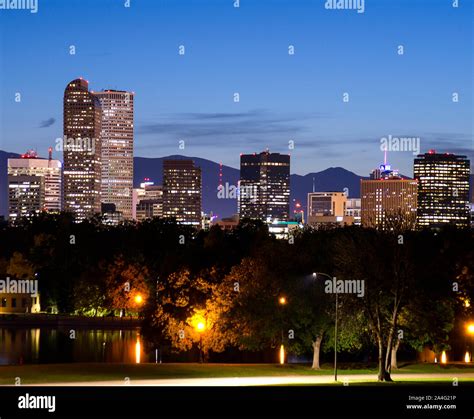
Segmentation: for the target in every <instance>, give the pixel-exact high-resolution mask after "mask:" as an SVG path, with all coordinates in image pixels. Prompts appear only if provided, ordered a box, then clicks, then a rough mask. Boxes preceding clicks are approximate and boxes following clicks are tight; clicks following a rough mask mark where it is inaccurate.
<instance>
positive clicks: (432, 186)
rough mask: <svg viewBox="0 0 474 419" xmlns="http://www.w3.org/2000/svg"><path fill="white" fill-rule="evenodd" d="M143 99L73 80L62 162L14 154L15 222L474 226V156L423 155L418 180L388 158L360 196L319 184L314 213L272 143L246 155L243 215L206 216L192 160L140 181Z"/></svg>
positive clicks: (275, 229)
mask: <svg viewBox="0 0 474 419" xmlns="http://www.w3.org/2000/svg"><path fill="white" fill-rule="evenodd" d="M134 98H135V94H134V92H128V91H121V90H110V89H109V90H102V91H99V92H94V91H90V90H89V83H88V81H87V80H85V79H83V78H78V79H75V80H73V81H71V82H70V83H68V84H67V86H66V89H65V91H64V99H63V106H64V108H63V121H64V125H63V138H62V139H58V140H61V141H60V142H59V143H57V144H56V150H58V147H59V151H62V155H63V163H61V162H60V161H59V160H54V159H53V158H52V149H51V148H50V150H49V158H48V159H41V158H38V156H37V155H36V153H35V152H33V151H29V152H27V153H25V154H23V155H22V156H21V157H20V158H11V159H9V160H8V187H9V189H8V202H9V214H8V215H9V220H10V221H11V222H13V223H14V222H15V221H16V220H18V219H19V218H22V217H29V216H31V215H32V214H38V213H40V212H42V211H46V212H60V211H66V212H69V213H71V214H73V215H74V218H75V219H76V221H82V220H85V219H87V218H89V217H92V216H96V215H98V214H101V215H102V219H103V222H104V223H106V224H113V225H116V224H118V223H120V222H122V221H126V220H137V221H139V222H140V221H143V220H146V219H150V218H153V217H163V218H174V219H176V221H177V222H179V223H181V224H185V225H190V226H194V227H196V228H206V227H208V226H209V225H210V224H211V223H212V222H215V223H217V224H218V225H220V226H221V227H223V228H233V227H234V226H235V225H237V224H238V222H239V219H243V218H249V219H256V220H261V221H263V222H265V223H267V224H268V225H269V229H270V231H271V232H272V233H275V234H276V235H277V236H279V237H285V236H286V235H287V234H288V232H289V231H290V230H291V229H292V228H297V227H302V225H303V223H305V222H306V223H307V225H309V226H311V227H314V228H321V227H324V228H328V227H335V226H341V225H352V224H355V225H362V226H363V227H373V228H382V229H398V228H404V229H407V228H408V229H414V228H416V227H418V228H424V227H435V228H437V227H440V226H443V225H445V224H452V225H455V226H457V227H461V228H466V227H469V226H470V206H469V176H470V162H469V160H468V159H467V158H466V157H465V156H458V155H453V154H449V153H443V154H441V153H436V152H435V151H434V150H431V151H429V152H428V153H426V154H421V155H419V156H418V157H417V158H415V160H414V179H408V178H405V177H403V176H401V175H400V174H399V173H398V172H397V171H396V170H392V168H391V166H390V165H389V164H387V162H386V161H385V162H384V164H382V165H380V166H379V167H378V168H377V169H375V170H374V171H372V173H371V174H370V178H368V179H361V185H360V198H356V197H350V196H349V190H348V188H346V189H345V190H343V191H316V190H314V186H313V191H312V192H309V191H308V199H307V213H306V217H305V214H304V210H303V207H302V205H301V204H300V203H298V202H295V208H294V211H293V213H291V210H290V155H288V154H280V153H272V152H270V151H268V150H266V151H263V152H261V153H253V154H242V155H241V156H240V181H239V184H238V185H237V187H236V189H237V191H238V192H237V194H236V196H235V198H236V199H237V206H238V214H236V215H235V216H234V217H233V218H227V219H225V218H224V219H222V220H219V221H216V220H214V219H213V217H212V215H211V216H210V217H209V216H206V215H205V214H203V213H202V189H203V185H202V173H201V169H200V168H199V167H197V166H196V165H195V163H194V162H193V161H192V160H190V159H167V160H164V162H163V184H162V185H155V184H154V183H153V182H151V181H150V180H149V179H145V181H144V182H143V183H141V185H140V187H139V188H134V185H133V174H134V160H133V157H134V151H133V150H134ZM221 180H222V179H220V181H221ZM220 186H222V185H220Z"/></svg>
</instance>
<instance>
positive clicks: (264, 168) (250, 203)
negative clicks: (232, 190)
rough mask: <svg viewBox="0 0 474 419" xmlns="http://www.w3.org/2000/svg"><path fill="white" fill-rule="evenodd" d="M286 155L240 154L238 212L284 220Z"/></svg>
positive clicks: (244, 215) (287, 205) (287, 182)
mask: <svg viewBox="0 0 474 419" xmlns="http://www.w3.org/2000/svg"><path fill="white" fill-rule="evenodd" d="M289 213H290V156H289V155H288V154H280V153H270V152H269V151H264V152H262V153H260V154H242V155H241V156H240V182H239V216H240V218H241V219H242V218H252V219H258V220H262V221H265V222H268V223H272V222H277V221H288V220H289Z"/></svg>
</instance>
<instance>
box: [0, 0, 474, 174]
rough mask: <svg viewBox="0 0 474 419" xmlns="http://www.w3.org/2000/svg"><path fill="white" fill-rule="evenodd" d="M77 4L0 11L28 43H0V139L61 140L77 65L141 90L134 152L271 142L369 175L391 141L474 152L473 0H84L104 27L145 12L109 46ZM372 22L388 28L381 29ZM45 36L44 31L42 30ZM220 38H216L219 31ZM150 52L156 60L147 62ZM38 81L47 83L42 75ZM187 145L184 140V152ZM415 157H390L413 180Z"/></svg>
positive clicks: (21, 143)
mask: <svg viewBox="0 0 474 419" xmlns="http://www.w3.org/2000/svg"><path fill="white" fill-rule="evenodd" d="M75 3H76V2H75V1H71V2H68V3H67V4H64V3H60V2H56V1H53V0H50V1H43V2H41V4H40V5H39V6H40V7H39V10H38V13H36V14H31V13H22V12H14V11H8V13H9V14H8V19H6V18H5V16H6V13H5V14H2V15H1V16H0V22H1V23H2V25H1V27H2V29H0V37H1V38H2V39H4V40H7V39H8V38H7V37H6V34H7V33H17V36H16V41H17V42H18V43H19V44H22V51H23V52H24V53H22V54H19V53H18V51H17V50H15V49H13V48H12V46H11V45H10V44H9V43H8V42H3V43H2V44H1V45H2V47H1V48H2V49H1V51H2V53H1V54H0V56H1V63H0V66H1V68H2V72H3V73H4V74H5V79H8V85H7V84H6V83H4V84H3V85H2V87H1V90H2V93H3V94H2V99H1V101H2V109H3V110H2V112H1V118H2V119H1V121H2V122H1V128H0V149H1V150H4V151H9V152H18V153H20V152H23V151H24V150H25V149H29V148H33V149H37V150H38V152H39V154H40V155H42V154H44V152H43V150H47V148H48V147H49V146H54V141H55V139H56V138H58V137H61V136H62V135H61V127H60V125H61V103H60V100H59V98H60V97H61V93H60V91H61V90H62V89H63V88H64V85H65V84H66V83H67V82H69V81H70V80H73V79H75V78H76V77H79V76H83V77H84V78H86V79H88V80H91V90H94V91H100V90H101V89H124V90H127V91H133V92H135V94H136V98H135V102H136V103H135V108H136V120H137V121H136V134H135V143H136V147H135V155H136V156H147V157H148V156H150V157H158V156H167V155H175V154H184V155H187V156H199V157H202V158H206V159H209V160H212V161H217V162H222V163H223V164H225V165H227V166H231V167H238V166H239V164H238V159H239V155H240V153H251V152H254V151H255V150H263V149H266V148H269V149H270V150H271V151H272V152H279V153H290V154H291V155H292V159H293V161H294V162H295V163H294V165H293V168H292V173H297V174H306V173H309V172H314V171H320V170H322V169H325V168H327V167H334V166H337V167H344V168H347V169H349V170H351V171H353V172H355V173H358V174H361V175H364V174H365V173H366V172H367V171H368V170H371V169H373V168H374V166H376V165H374V164H373V162H378V161H381V160H382V159H381V156H382V151H381V149H380V147H381V141H382V139H383V138H388V137H390V136H391V137H395V138H397V137H408V138H414V139H416V138H419V146H420V150H419V152H420V153H423V152H426V151H428V149H431V148H434V149H437V150H439V151H440V152H441V151H442V152H444V151H447V152H453V153H456V154H463V155H467V156H468V157H469V158H470V159H471V160H472V124H471V115H472V63H471V62H470V60H469V59H468V57H469V54H466V51H469V50H471V49H472V36H469V35H471V29H472V25H470V24H469V14H470V12H471V11H472V5H471V4H467V3H461V7H460V8H459V9H457V8H453V7H451V6H450V4H448V5H446V2H443V1H441V0H439V1H434V2H431V4H430V14H429V15H428V16H427V15H426V14H424V7H423V5H422V2H403V1H402V2H401V3H402V4H398V5H396V6H395V5H390V4H387V3H384V4H383V5H381V4H380V3H379V4H376V3H372V2H370V3H369V2H366V3H367V4H366V7H365V11H364V13H360V14H359V13H357V12H354V11H349V10H345V11H338V10H326V9H325V8H324V3H325V2H324V1H321V2H316V1H315V2H313V3H303V4H298V6H297V7H294V8H288V4H287V2H286V1H282V2H279V3H277V4H275V3H271V4H270V2H268V1H262V2H258V4H249V3H247V2H242V4H241V6H240V7H239V8H234V7H233V2H213V1H205V0H202V1H197V2H187V3H186V7H185V8H184V10H186V11H187V12H189V13H181V14H180V12H179V7H180V6H181V7H182V6H183V4H181V2H173V3H172V4H171V3H167V4H154V3H152V2H145V1H141V2H140V1H136V2H132V4H131V7H130V8H125V7H123V4H122V3H120V4H117V3H115V2H103V3H100V4H97V3H92V2H87V1H86V2H81V5H82V7H86V8H88V9H89V10H91V11H92V12H95V13H92V14H93V15H95V14H97V16H99V15H100V14H101V13H105V9H107V14H108V15H109V16H110V17H111V19H109V21H106V22H104V21H102V20H101V27H104V28H106V29H109V30H110V31H112V32H113V31H114V30H118V27H119V26H120V25H133V24H134V22H135V21H136V20H137V19H139V20H140V25H139V26H137V27H139V28H140V30H138V31H136V32H135V33H134V37H133V38H130V39H126V40H123V39H122V38H120V39H118V38H117V39H114V38H113V37H112V38H110V37H108V38H107V41H104V40H102V39H101V38H100V37H99V38H97V37H96V36H95V35H94V31H88V30H83V29H87V27H88V26H89V25H91V24H94V22H95V18H94V17H93V16H92V20H91V22H90V23H86V22H82V21H81V25H79V20H80V16H79V15H77V16H78V17H77V18H76V17H75V16H74V15H72V16H71V13H70V12H71V10H73V8H74V6H75ZM448 3H449V2H448ZM403 5H405V7H402V6H403ZM214 14H216V15H219V17H220V19H219V21H216V20H215V19H213V16H214ZM61 16H62V17H64V19H62V20H61V19H58V17H61ZM151 16H153V19H152V18H151ZM177 16H178V17H179V19H178V21H177V22H176V25H174V26H173V25H170V23H169V22H168V21H169V20H172V19H171V18H172V17H177ZM386 16H390V18H391V19H392V20H393V19H395V21H403V23H404V24H405V25H404V26H403V29H402V30H395V29H394V28H393V27H389V26H384V25H383V24H381V22H383V21H384V18H385V17H386ZM38 17H41V19H38ZM441 18H445V19H444V20H443V26H442V29H443V30H442V31H440V30H439V20H440V19H441ZM52 19H54V22H55V24H54V27H55V30H59V31H61V28H63V27H64V25H67V29H68V30H67V31H63V33H65V34H67V35H66V36H65V37H64V39H62V40H56V39H54V37H53V35H54V33H53V31H51V30H48V28H49V27H52V26H48V25H49V24H50V22H51V20H52ZM269 19H271V21H272V22H273V23H274V25H273V26H272V25H269V24H267V23H266V22H267V21H268V20H269ZM175 21H176V19H175ZM257 23H259V25H260V26H259V25H257ZM314 23H316V25H315V24H314ZM415 23H416V24H415ZM411 26H414V27H416V30H415V29H413V30H412V29H409V28H410V27H411ZM156 27H159V29H156ZM202 27H205V28H206V32H205V34H204V33H203V32H202V31H201V28H202ZM14 29H16V31H15V32H13V30H14ZM281 29H285V30H281ZM10 30H11V32H9V31H10ZM374 30H377V31H379V34H380V36H377V37H373V36H372V31H374ZM35 31H41V32H42V33H44V38H32V37H31V34H32V33H34V32H35ZM215 33H219V34H220V35H221V36H220V37H216V38H215V39H213V40H212V41H211V39H212V36H213V34H215ZM420 33H422V34H423V35H420ZM303 34H304V35H305V36H304V37H303ZM270 36H272V37H273V38H274V40H273V42H272V43H269V42H268V41H267V40H268V38H269V37H270ZM151 39H153V40H154V41H153V42H152V41H151ZM321 39H324V43H321V42H320V40H321ZM348 39H359V40H360V42H358V43H354V42H348ZM369 41H370V42H369ZM180 45H182V46H184V48H185V49H184V51H185V54H184V55H179V46H180ZM399 45H402V46H404V54H403V55H399V54H398V52H397V48H398V46H399ZM290 46H293V47H294V55H291V54H290V50H289V47H290ZM71 48H73V49H74V54H73V55H71V52H72V49H71ZM334 51H338V53H337V54H335V53H334ZM125 54H128V55H127V59H125V58H124V57H125V56H126V55H125ZM40 57H46V58H47V59H45V60H41V59H40ZM262 57H263V58H262ZM38 61H40V62H39V63H38V65H36V63H37V62H38ZM50 62H54V63H55V64H54V66H51V65H50V64H49V63H50ZM140 62H146V63H147V65H146V66H137V65H136V63H140ZM13 64H14V65H13ZM33 64H34V67H33ZM360 64H364V65H360ZM210 65H211V67H210ZM31 68H35V72H36V75H34V76H33V75H32V73H31ZM191 69H192V70H191ZM38 77H39V78H41V80H42V83H35V82H34V80H35V79H37V78H38ZM16 93H20V94H21V101H20V102H15V95H16ZM235 93H238V94H239V102H234V100H235ZM344 93H348V94H349V98H350V99H349V102H347V103H346V102H344V101H343V94H344ZM453 93H458V96H459V97H458V102H453V100H452V95H453ZM40 100H41V106H38V101H40ZM393 121H396V123H395V122H393ZM179 141H185V148H184V150H182V149H179ZM290 141H294V149H289V142H290ZM223 146H225V150H226V152H225V153H222V149H223ZM415 151H416V150H415ZM354 153H357V155H358V159H356V160H354V159H353V155H354ZM415 154H418V153H414V151H413V150H408V151H403V152H396V151H393V152H391V153H389V156H390V160H391V162H392V165H393V166H394V167H396V168H398V169H399V170H400V172H401V173H403V174H405V175H407V176H412V175H413V173H412V159H413V157H414V155H415ZM57 157H59V156H58V154H56V153H55V158H57Z"/></svg>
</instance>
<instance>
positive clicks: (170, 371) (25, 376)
mask: <svg viewBox="0 0 474 419" xmlns="http://www.w3.org/2000/svg"><path fill="white" fill-rule="evenodd" d="M332 373H333V370H332V366H331V365H323V368H322V369H321V370H317V371H315V370H312V369H311V368H310V367H309V366H307V365H283V366H282V365H277V364H101V363H96V364H93V363H90V364H43V365H21V366H20V365H15V366H0V384H1V385H13V384H15V378H16V377H19V378H20V379H21V384H41V383H64V382H93V381H108V380H124V377H129V378H130V380H146V379H180V378H224V377H271V376H274V377H275V376H310V375H314V376H318V375H321V376H322V375H325V376H328V375H331V374H332ZM376 373H377V371H376V369H375V368H368V367H367V366H363V367H360V368H357V367H356V366H355V365H353V364H352V365H346V366H341V368H339V378H340V380H341V381H343V379H344V377H346V376H347V377H350V378H351V380H357V375H366V374H373V375H376ZM463 373H470V377H469V378H467V379H464V378H462V375H463ZM396 374H414V375H415V376H416V375H417V374H443V375H444V374H445V375H446V378H444V377H443V378H440V377H439V376H437V377H434V378H433V379H431V378H430V377H429V376H428V377H422V378H421V379H420V377H416V378H415V376H414V377H413V378H414V379H413V381H411V380H410V378H407V377H404V378H401V379H400V380H397V379H396V381H398V382H400V383H409V382H413V383H414V382H417V383H419V382H425V383H428V382H431V383H433V382H448V381H452V379H453V377H455V376H457V375H459V377H460V380H461V379H462V380H463V381H473V382H474V378H471V377H472V374H474V365H472V366H469V365H462V364H458V365H445V366H444V365H443V366H441V365H431V364H410V365H404V366H402V367H401V368H399V369H398V370H396V371H394V375H396ZM361 378H362V377H361ZM361 381H367V382H369V380H366V379H363V380H361Z"/></svg>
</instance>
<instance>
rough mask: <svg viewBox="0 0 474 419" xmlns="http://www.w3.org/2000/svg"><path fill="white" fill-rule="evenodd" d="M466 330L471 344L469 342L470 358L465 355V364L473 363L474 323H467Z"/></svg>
mask: <svg viewBox="0 0 474 419" xmlns="http://www.w3.org/2000/svg"><path fill="white" fill-rule="evenodd" d="M466 330H467V334H468V335H471V342H470V349H471V356H470V357H469V355H468V354H467V353H466V359H467V358H469V359H467V361H466V362H469V361H471V362H472V361H473V354H474V323H469V324H468V325H467V327H466Z"/></svg>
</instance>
